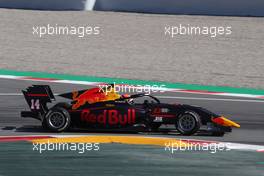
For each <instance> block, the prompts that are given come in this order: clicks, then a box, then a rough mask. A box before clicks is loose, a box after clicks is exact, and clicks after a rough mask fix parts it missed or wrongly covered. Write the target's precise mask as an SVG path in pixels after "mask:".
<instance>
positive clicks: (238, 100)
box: [155, 96, 264, 103]
mask: <svg viewBox="0 0 264 176" xmlns="http://www.w3.org/2000/svg"><path fill="white" fill-rule="evenodd" d="M155 97H157V98H161V99H181V100H205V101H233V102H252V103H264V101H263V100H247V99H231V98H227V99H224V98H198V97H174V96H155Z"/></svg>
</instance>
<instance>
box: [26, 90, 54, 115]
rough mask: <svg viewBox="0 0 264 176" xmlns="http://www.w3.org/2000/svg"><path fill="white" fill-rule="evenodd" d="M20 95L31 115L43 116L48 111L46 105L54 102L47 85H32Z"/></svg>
mask: <svg viewBox="0 0 264 176" xmlns="http://www.w3.org/2000/svg"><path fill="white" fill-rule="evenodd" d="M22 93H23V95H24V97H25V99H26V101H27V104H28V106H29V108H30V110H31V112H32V113H35V114H39V115H43V114H45V113H46V112H47V111H48V107H47V103H51V102H52V101H55V97H54V95H53V93H52V91H51V89H50V87H49V86H48V85H33V86H30V87H28V88H27V89H26V90H22Z"/></svg>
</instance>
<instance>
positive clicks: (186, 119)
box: [179, 115, 196, 131]
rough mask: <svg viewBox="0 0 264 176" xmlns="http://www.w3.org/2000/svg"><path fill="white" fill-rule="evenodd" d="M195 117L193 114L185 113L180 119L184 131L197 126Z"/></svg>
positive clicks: (180, 125)
mask: <svg viewBox="0 0 264 176" xmlns="http://www.w3.org/2000/svg"><path fill="white" fill-rule="evenodd" d="M195 123H196V122H195V118H194V117H193V116H191V115H184V116H182V117H181V118H180V120H179V127H180V128H181V129H182V130H183V131H191V130H193V129H194V127H195Z"/></svg>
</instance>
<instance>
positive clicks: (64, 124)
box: [44, 107, 71, 132]
mask: <svg viewBox="0 0 264 176" xmlns="http://www.w3.org/2000/svg"><path fill="white" fill-rule="evenodd" d="M44 123H46V125H47V128H48V129H49V130H51V131H54V132H62V131H66V130H68V129H69V127H70V125H71V117H70V114H69V112H68V111H67V110H66V109H64V108H62V107H53V108H51V109H50V111H49V112H48V113H47V115H46V116H45V119H44Z"/></svg>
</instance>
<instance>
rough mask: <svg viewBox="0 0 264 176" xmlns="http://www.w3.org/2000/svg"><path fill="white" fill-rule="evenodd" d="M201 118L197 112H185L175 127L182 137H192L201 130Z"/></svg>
mask: <svg viewBox="0 0 264 176" xmlns="http://www.w3.org/2000/svg"><path fill="white" fill-rule="evenodd" d="M200 124H201V122H200V116H199V115H198V114H197V113H195V112H185V113H183V114H182V115H180V117H179V118H178V120H177V122H176V124H175V126H176V129H177V130H178V131H179V132H180V133H181V134H182V135H192V134H194V133H196V132H197V131H198V130H199V129H200V126H201V125H200Z"/></svg>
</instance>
